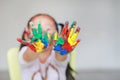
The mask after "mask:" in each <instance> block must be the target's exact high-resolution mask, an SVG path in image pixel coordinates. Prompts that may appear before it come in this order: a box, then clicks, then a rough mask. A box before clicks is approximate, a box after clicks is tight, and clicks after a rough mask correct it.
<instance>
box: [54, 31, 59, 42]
mask: <svg viewBox="0 0 120 80" xmlns="http://www.w3.org/2000/svg"><path fill="white" fill-rule="evenodd" d="M57 39H58V33H57V32H55V33H54V34H53V40H55V41H56V40H57Z"/></svg>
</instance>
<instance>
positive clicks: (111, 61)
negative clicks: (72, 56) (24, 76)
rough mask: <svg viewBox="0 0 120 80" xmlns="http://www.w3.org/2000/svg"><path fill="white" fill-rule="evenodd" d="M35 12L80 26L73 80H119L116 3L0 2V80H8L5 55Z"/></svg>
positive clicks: (119, 17)
mask: <svg viewBox="0 0 120 80" xmlns="http://www.w3.org/2000/svg"><path fill="white" fill-rule="evenodd" d="M37 13H47V14H50V15H51V16H53V17H54V18H55V19H56V20H57V22H63V23H64V22H65V21H66V20H68V21H70V22H72V21H73V20H75V21H77V25H79V26H80V27H81V33H80V35H79V38H80V39H81V43H80V45H79V46H78V47H77V48H76V51H77V59H76V61H77V63H76V69H77V72H78V74H77V76H76V79H77V80H120V0H0V45H1V47H0V80H10V79H9V74H8V64H7V52H8V50H9V49H10V48H12V47H18V46H19V43H18V42H17V41H16V38H17V37H21V35H22V32H23V30H24V27H25V26H26V24H27V21H28V20H29V18H30V17H32V16H33V15H35V14H37Z"/></svg>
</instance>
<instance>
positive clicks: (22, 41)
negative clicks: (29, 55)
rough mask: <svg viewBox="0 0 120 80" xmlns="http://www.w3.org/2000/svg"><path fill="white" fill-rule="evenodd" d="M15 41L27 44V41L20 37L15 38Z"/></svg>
mask: <svg viewBox="0 0 120 80" xmlns="http://www.w3.org/2000/svg"><path fill="white" fill-rule="evenodd" d="M17 41H18V42H20V43H21V44H24V45H27V44H28V42H26V41H24V40H22V39H20V38H17Z"/></svg>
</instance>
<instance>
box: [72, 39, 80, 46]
mask: <svg viewBox="0 0 120 80" xmlns="http://www.w3.org/2000/svg"><path fill="white" fill-rule="evenodd" d="M79 43H80V39H78V40H77V41H75V42H74V44H73V47H75V46H77V45H78V44H79Z"/></svg>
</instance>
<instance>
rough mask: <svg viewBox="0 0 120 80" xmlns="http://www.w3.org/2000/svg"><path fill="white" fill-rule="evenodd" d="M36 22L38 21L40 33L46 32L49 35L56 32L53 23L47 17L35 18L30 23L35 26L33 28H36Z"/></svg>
mask: <svg viewBox="0 0 120 80" xmlns="http://www.w3.org/2000/svg"><path fill="white" fill-rule="evenodd" d="M38 20H40V24H41V27H42V32H43V33H44V32H47V33H49V34H52V33H53V32H56V31H57V30H56V25H55V23H54V21H53V20H52V19H51V18H49V17H48V16H37V17H35V18H34V19H33V20H32V22H33V23H34V25H35V28H38Z"/></svg>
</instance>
